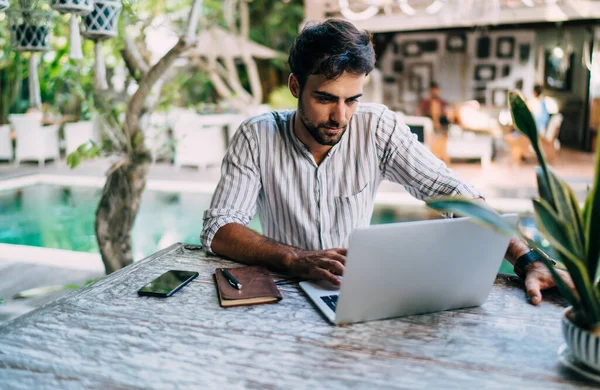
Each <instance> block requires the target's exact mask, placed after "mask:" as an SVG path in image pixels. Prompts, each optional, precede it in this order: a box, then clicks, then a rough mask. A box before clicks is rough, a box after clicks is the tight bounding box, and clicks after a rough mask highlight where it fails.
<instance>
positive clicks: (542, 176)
mask: <svg viewBox="0 0 600 390" xmlns="http://www.w3.org/2000/svg"><path fill="white" fill-rule="evenodd" d="M535 175H536V176H537V185H538V193H539V194H540V198H542V199H544V200H545V201H546V202H548V204H549V205H550V206H552V208H553V209H554V211H557V210H556V205H555V204H554V195H552V186H551V185H550V182H549V181H548V176H547V175H546V172H544V170H543V169H542V168H540V167H535Z"/></svg>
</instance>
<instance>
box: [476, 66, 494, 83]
mask: <svg viewBox="0 0 600 390" xmlns="http://www.w3.org/2000/svg"><path fill="white" fill-rule="evenodd" d="M474 77H475V80H477V81H492V80H494V79H495V78H496V65H492V64H479V65H476V66H475V75H474Z"/></svg>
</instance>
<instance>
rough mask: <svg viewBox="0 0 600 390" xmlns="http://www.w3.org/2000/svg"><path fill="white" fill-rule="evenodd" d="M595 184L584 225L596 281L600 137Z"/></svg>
mask: <svg viewBox="0 0 600 390" xmlns="http://www.w3.org/2000/svg"><path fill="white" fill-rule="evenodd" d="M595 167H596V169H595V171H594V184H593V186H592V189H591V191H590V193H589V194H588V196H587V198H586V200H585V207H584V210H583V215H584V217H583V225H584V229H585V238H586V254H587V260H588V269H590V270H592V269H593V270H594V273H593V275H594V282H597V281H598V278H600V137H598V146H597V148H596V162H595Z"/></svg>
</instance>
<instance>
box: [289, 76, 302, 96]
mask: <svg viewBox="0 0 600 390" xmlns="http://www.w3.org/2000/svg"><path fill="white" fill-rule="evenodd" d="M288 88H289V89H290V92H291V93H292V96H293V97H295V98H296V99H298V97H299V96H300V83H299V82H298V78H297V77H296V76H295V75H294V74H293V73H292V74H290V77H288Z"/></svg>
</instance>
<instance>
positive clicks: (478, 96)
mask: <svg viewBox="0 0 600 390" xmlns="http://www.w3.org/2000/svg"><path fill="white" fill-rule="evenodd" d="M485 92H486V87H476V88H475V89H474V90H473V99H475V100H477V101H478V102H479V103H480V104H486V100H485Z"/></svg>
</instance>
